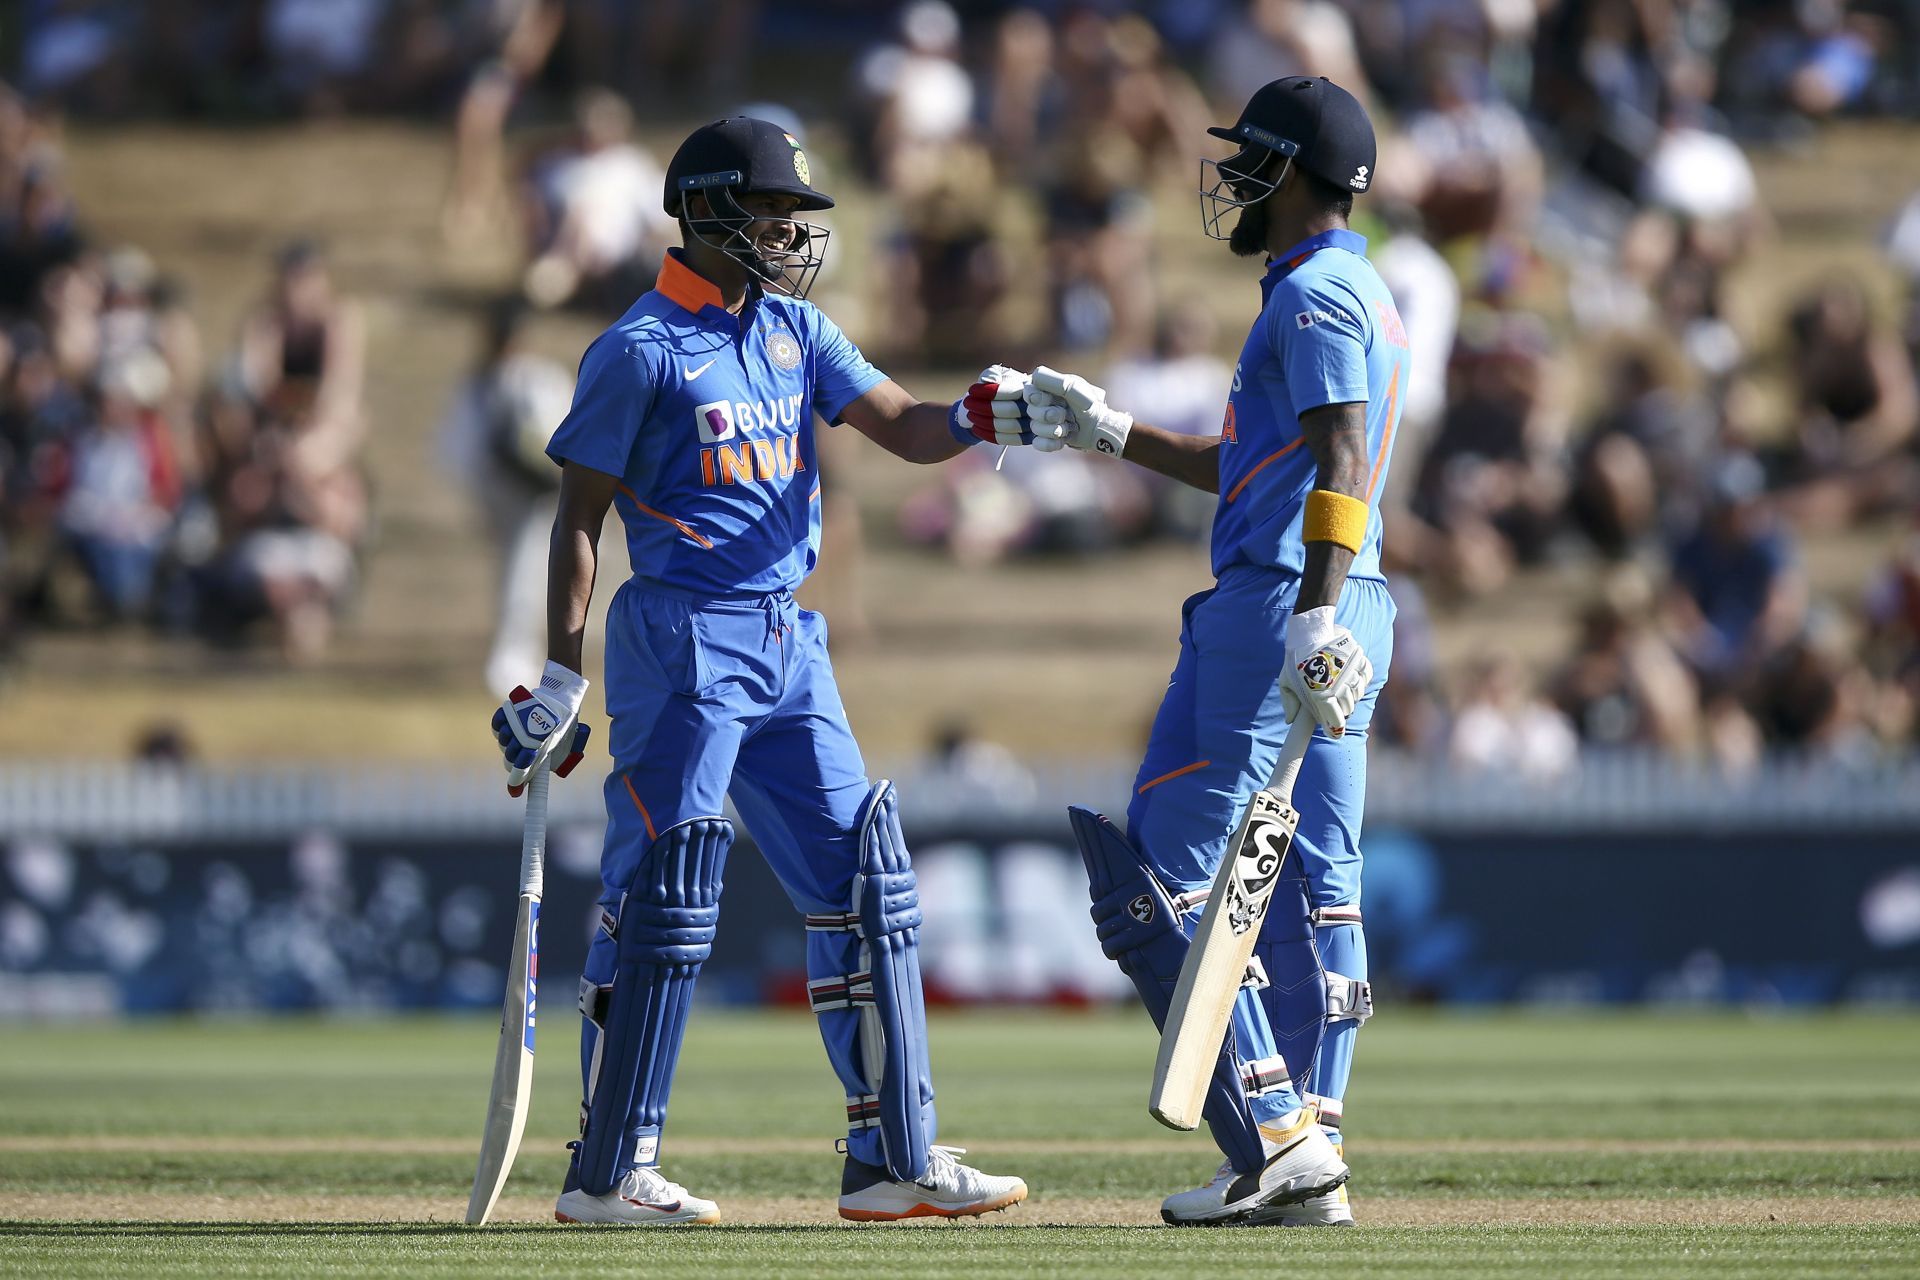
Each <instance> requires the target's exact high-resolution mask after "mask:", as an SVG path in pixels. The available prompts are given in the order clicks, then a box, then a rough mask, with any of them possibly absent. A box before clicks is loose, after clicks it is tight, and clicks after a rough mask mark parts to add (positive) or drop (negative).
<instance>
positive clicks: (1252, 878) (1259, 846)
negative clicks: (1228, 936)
mask: <svg viewBox="0 0 1920 1280" xmlns="http://www.w3.org/2000/svg"><path fill="white" fill-rule="evenodd" d="M1254 808H1255V812H1254V814H1253V817H1252V819H1251V820H1250V821H1249V823H1248V825H1247V838H1246V843H1245V844H1244V845H1243V846H1242V847H1241V850H1240V853H1239V856H1238V857H1237V858H1236V859H1235V860H1234V870H1233V879H1232V881H1231V882H1230V883H1229V884H1228V886H1227V925H1228V928H1229V929H1230V930H1231V931H1232V933H1233V935H1234V936H1235V937H1238V936H1240V935H1241V934H1244V933H1246V932H1247V930H1249V929H1251V928H1253V926H1254V925H1255V924H1256V923H1257V922H1258V921H1259V919H1260V916H1261V914H1262V912H1261V907H1262V905H1263V904H1264V903H1265V902H1266V900H1267V897H1268V895H1270V894H1271V893H1272V892H1273V886H1274V882H1275V881H1276V880H1278V879H1279V876H1280V864H1281V863H1282V862H1283V861H1285V859H1286V856H1287V846H1288V845H1290V844H1291V843H1292V842H1293V828H1294V825H1295V824H1296V823H1297V822H1298V821H1299V816H1298V815H1297V814H1296V813H1295V812H1294V811H1293V810H1292V809H1291V808H1290V807H1288V806H1286V805H1283V804H1280V803H1278V802H1277V801H1275V800H1274V799H1273V798H1272V797H1271V796H1268V795H1266V794H1265V793H1261V794H1258V795H1256V796H1255V797H1254Z"/></svg>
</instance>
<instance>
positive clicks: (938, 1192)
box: [840, 1147, 1027, 1222]
mask: <svg viewBox="0 0 1920 1280" xmlns="http://www.w3.org/2000/svg"><path fill="white" fill-rule="evenodd" d="M965 1154H966V1149H965V1148H964V1147H935V1148H933V1150H932V1151H931V1152H929V1153H928V1155H927V1171H926V1173H925V1174H924V1175H922V1176H921V1178H920V1180H919V1181H917V1182H896V1181H894V1178H893V1175H892V1174H891V1173H889V1172H887V1169H886V1167H885V1166H884V1165H876V1164H868V1163H866V1162H865V1161H864V1160H856V1159H854V1158H853V1156H852V1155H848V1156H847V1164H846V1169H845V1170H844V1171H843V1172H842V1173H841V1175H840V1216H841V1217H843V1218H845V1219H847V1220H848V1221H849V1222H898V1221H900V1220H901V1219H902V1218H971V1217H973V1216H975V1215H977V1214H982V1213H993V1212H994V1211H996V1210H999V1209H1005V1208H1007V1207H1008V1206H1010V1205H1016V1204H1019V1203H1020V1202H1021V1201H1022V1200H1025V1199H1026V1198H1027V1184H1026V1183H1024V1182H1022V1181H1021V1180H1020V1179H1018V1178H1001V1177H996V1176H994V1175H993V1174H990V1173H982V1172H980V1171H979V1170H978V1169H976V1168H974V1167H973V1166H971V1165H965V1164H961V1163H960V1161H959V1159H958V1157H959V1156H962V1155H965Z"/></svg>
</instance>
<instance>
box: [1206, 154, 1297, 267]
mask: <svg viewBox="0 0 1920 1280" xmlns="http://www.w3.org/2000/svg"><path fill="white" fill-rule="evenodd" d="M1264 154H1265V155H1266V161H1265V163H1263V164H1261V165H1260V166H1259V167H1258V168H1257V169H1255V170H1254V171H1253V172H1252V174H1250V175H1249V176H1251V177H1254V178H1259V179H1263V180H1265V181H1268V182H1271V181H1274V180H1275V178H1276V177H1278V179H1279V181H1280V183H1281V185H1282V186H1284V185H1285V183H1286V174H1287V169H1286V168H1285V166H1286V164H1287V158H1286V157H1285V156H1281V155H1276V154H1274V153H1273V152H1271V151H1268V152H1265V153H1264ZM1237 167H1238V166H1236V165H1235V164H1234V162H1233V161H1232V160H1228V161H1223V162H1222V164H1221V169H1222V170H1223V171H1227V172H1231V171H1233V170H1235V169H1236V168H1237ZM1251 190H1257V188H1253V189H1251ZM1249 192H1250V189H1249V188H1244V187H1241V186H1240V185H1239V184H1237V183H1236V184H1234V193H1235V194H1236V195H1239V196H1241V198H1242V199H1244V198H1245V197H1246V195H1247V194H1249ZM1279 194H1280V188H1278V187H1276V188H1275V189H1274V190H1273V191H1272V192H1271V193H1269V194H1268V196H1267V197H1266V199H1264V200H1259V201H1256V202H1255V203H1253V204H1250V205H1248V206H1247V207H1246V208H1244V209H1242V210H1241V211H1240V219H1239V221H1237V222H1235V223H1234V224H1233V230H1232V232H1231V233H1229V235H1228V237H1227V248H1229V249H1231V250H1232V251H1233V252H1234V254H1235V256H1237V257H1241V258H1251V257H1253V256H1255V255H1256V254H1264V253H1265V252H1266V251H1267V222H1268V215H1267V207H1268V206H1269V205H1271V204H1272V203H1273V198H1274V196H1277V195H1279Z"/></svg>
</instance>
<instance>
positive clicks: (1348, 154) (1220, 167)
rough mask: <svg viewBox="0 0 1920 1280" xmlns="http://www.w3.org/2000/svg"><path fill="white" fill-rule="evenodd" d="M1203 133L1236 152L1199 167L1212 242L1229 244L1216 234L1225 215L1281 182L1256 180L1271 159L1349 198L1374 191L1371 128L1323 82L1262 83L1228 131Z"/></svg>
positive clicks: (1356, 106) (1355, 105) (1346, 97)
mask: <svg viewBox="0 0 1920 1280" xmlns="http://www.w3.org/2000/svg"><path fill="white" fill-rule="evenodd" d="M1207 132H1208V133H1210V134H1212V135H1213V136H1214V137H1216V138H1225V139H1226V140H1227V141H1228V142H1234V143H1238V144H1239V146H1240V150H1239V151H1237V152H1235V153H1234V154H1233V155H1231V156H1229V157H1227V158H1226V159H1225V160H1217V161H1216V160H1202V161H1201V162H1200V222H1201V226H1202V228H1203V229H1204V230H1205V231H1206V233H1207V234H1208V235H1210V236H1212V237H1213V238H1214V239H1215V240H1226V239H1229V238H1230V237H1231V234H1232V233H1231V231H1223V230H1221V227H1220V223H1221V221H1222V220H1223V219H1225V218H1226V216H1227V213H1228V212H1229V211H1230V210H1237V209H1245V208H1247V207H1248V206H1250V205H1256V204H1259V203H1260V202H1261V201H1262V200H1264V199H1266V198H1267V197H1268V196H1269V195H1272V194H1273V192H1274V190H1275V189H1276V188H1278V187H1279V185H1280V184H1281V182H1283V181H1284V180H1285V179H1286V172H1287V171H1286V168H1285V167H1282V168H1281V170H1280V172H1278V173H1276V174H1274V175H1273V176H1272V177H1271V178H1269V177H1265V176H1263V175H1264V174H1265V173H1266V170H1267V167H1268V164H1269V162H1271V161H1272V159H1273V157H1275V156H1285V157H1286V159H1287V164H1288V165H1298V166H1299V167H1300V168H1302V169H1305V170H1306V171H1307V172H1308V173H1311V174H1313V175H1314V176H1315V177H1318V178H1320V179H1322V180H1324V181H1326V182H1329V183H1332V184H1333V185H1334V186H1336V187H1344V188H1346V189H1347V190H1349V191H1352V192H1354V193H1355V194H1359V193H1361V192H1364V191H1366V190H1367V188H1369V187H1371V186H1372V185H1373V166H1374V159H1375V152H1374V140H1373V122H1372V121H1371V120H1369V119H1367V109H1366V108H1365V107H1363V106H1361V105H1360V102H1359V100H1358V99H1357V98H1355V97H1354V96H1353V95H1352V94H1351V93H1348V92H1347V91H1346V90H1345V89H1342V88H1341V87H1340V86H1339V85H1337V84H1335V83H1334V82H1333V81H1331V80H1329V79H1327V78H1326V77H1325V76H1287V77H1285V78H1284V79H1280V80H1273V81H1269V82H1268V83H1266V84H1264V85H1262V86H1260V88H1259V89H1258V90H1256V91H1255V92H1254V95H1253V96H1252V97H1251V98H1249V99H1247V105H1246V106H1245V107H1244V108H1242V109H1241V112H1240V119H1239V120H1238V121H1236V122H1235V123H1234V124H1233V125H1232V126H1231V127H1228V128H1221V127H1219V126H1215V127H1214V128H1211V129H1208V130H1207ZM1208 169H1212V170H1213V172H1212V173H1211V174H1209V173H1208V172H1207V171H1208Z"/></svg>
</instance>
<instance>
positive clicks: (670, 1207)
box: [620, 1196, 680, 1213]
mask: <svg viewBox="0 0 1920 1280" xmlns="http://www.w3.org/2000/svg"><path fill="white" fill-rule="evenodd" d="M620 1198H621V1199H622V1200H625V1201H626V1202H627V1203H628V1204H637V1205H639V1206H640V1207H641V1208H642V1209H652V1210H653V1211H654V1212H655V1213H678V1212H680V1202H679V1201H678V1200H675V1201H674V1202H673V1203H672V1204H648V1203H647V1202H646V1201H645V1200H635V1199H634V1198H633V1197H632V1196H621V1197H620Z"/></svg>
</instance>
